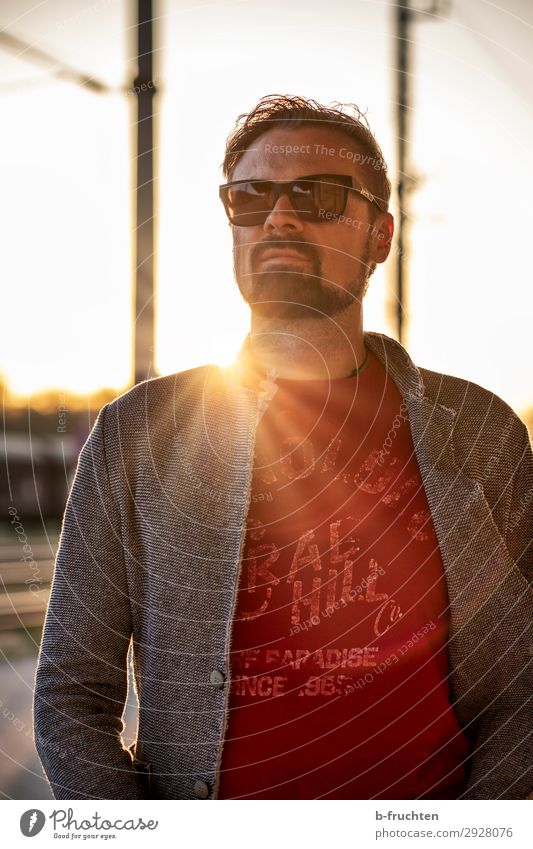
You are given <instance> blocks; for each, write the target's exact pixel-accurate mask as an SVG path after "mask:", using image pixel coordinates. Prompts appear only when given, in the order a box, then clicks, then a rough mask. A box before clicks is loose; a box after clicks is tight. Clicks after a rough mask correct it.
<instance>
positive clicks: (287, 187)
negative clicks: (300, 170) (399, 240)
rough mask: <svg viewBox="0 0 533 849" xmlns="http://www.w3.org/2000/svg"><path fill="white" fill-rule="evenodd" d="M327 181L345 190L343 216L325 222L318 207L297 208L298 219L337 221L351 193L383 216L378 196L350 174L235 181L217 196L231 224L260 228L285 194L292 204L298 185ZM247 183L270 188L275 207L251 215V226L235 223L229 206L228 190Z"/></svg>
mask: <svg viewBox="0 0 533 849" xmlns="http://www.w3.org/2000/svg"><path fill="white" fill-rule="evenodd" d="M328 177H329V178H333V179H334V180H335V181H336V182H335V183H333V182H332V183H331V185H335V186H341V187H343V188H344V189H345V190H346V191H345V193H344V199H343V204H342V210H341V211H340V212H335V213H332V215H333V216H334V217H333V219H331V218H325V217H324V216H321V215H319V211H320V210H321V209H322V207H320V208H319V207H317V208H316V209H315V210H314V211H311V210H298V209H296V208H294V211H295V212H296V214H297V215H298V216H299V217H301V213H303V214H304V215H305V217H306V220H308V221H309V220H311V221H313V222H323V221H331V220H335V218H338V217H339V216H340V215H342V214H343V213H344V210H345V209H346V203H347V200H348V191H352V192H357V194H359V195H361V197H363V198H364V199H365V200H367V201H368V202H369V203H373V204H375V205H376V206H377V208H378V210H379V211H380V212H383V211H384V210H383V207H382V203H381V201H379V200H378V198H376V196H375V195H373V194H372V192H370V191H369V190H368V189H367V188H366V187H365V186H363V185H362V184H361V183H360V182H359V181H358V180H356V179H355V177H351V176H350V175H348V174H310V175H309V176H305V177H298V178H297V179H295V180H280V181H277V180H261V179H248V180H233V181H232V182H230V183H223V184H222V185H221V186H219V189H218V193H219V197H220V200H221V201H222V203H223V205H224V209H225V211H226V215H227V217H228V220H229V222H230V224H233V225H234V226H235V227H254V226H259V225H261V224H264V223H265V221H266V219H267V218H268V216H269V215H270V213H271V212H272V210H273V209H274V207H275V205H276V203H277V202H278V198H279V197H281V195H283V194H285V195H287V197H288V198H289V201H291V203H292V200H291V190H292V187H294V186H295V185H296V184H297V183H304V182H316V183H326V184H327V183H328V182H329V181H328V179H327V178H328ZM244 183H262V184H267V185H268V187H269V189H270V192H271V194H270V197H271V199H272V205H271V207H270V209H268V210H265V211H264V213H263V212H255V213H250V215H251V216H252V215H253V216H254V220H253V221H251V222H250V223H247V224H243V223H242V222H241V223H237V222H236V221H235V220H233V217H232V215H231V210H230V204H229V190H230V189H232V188H234V187H235V186H239V185H243V184H244ZM325 211H326V212H331V210H325ZM309 215H312V217H311V218H309ZM258 216H259V217H260V218H261V217H262V220H258Z"/></svg>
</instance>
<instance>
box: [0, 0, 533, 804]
mask: <svg viewBox="0 0 533 849" xmlns="http://www.w3.org/2000/svg"><path fill="white" fill-rule="evenodd" d="M532 47H533V5H532V4H531V3H530V2H529V0H502V2H500V4H499V5H497V4H494V3H492V2H488V0H469V2H468V3H465V2H460V0H441V2H438V0H409V2H407V0H398V2H378V0H328V2H327V3H325V2H324V3H322V2H315V3H309V2H308V0H292V2H291V3H287V2H286V0H285V2H279V0H270V2H268V3H266V2H264V0H227V2H226V0H220V2H217V0H215V1H214V2H195V0H153V2H146V0H144V2H143V0H139V2H133V0H40V2H39V0H3V2H2V4H1V6H0V110H1V114H2V133H1V136H0V138H1V142H0V143H1V147H2V156H1V157H0V185H1V196H0V197H1V200H0V232H1V234H2V238H1V245H2V263H1V274H0V280H1V283H0V285H1V286H2V289H3V292H2V304H3V306H4V308H3V310H2V331H1V334H0V392H1V396H2V406H3V439H2V440H0V459H1V463H0V466H1V472H0V500H1V511H0V577H1V581H0V798H16V799H43V798H51V794H50V790H49V787H48V784H47V782H46V779H45V777H44V774H43V772H42V769H41V767H40V763H39V761H38V758H37V756H36V753H35V749H34V746H33V740H32V717H31V701H32V685H33V676H34V673H35V663H36V657H37V652H38V647H39V641H40V635H41V628H42V623H43V618H44V612H45V609H46V602H47V599H48V592H49V583H50V579H51V576H52V570H53V562H54V557H55V553H56V551H57V541H58V535H59V531H60V527H61V518H62V514H63V510H64V506H65V501H66V497H67V492H68V487H69V485H70V482H71V480H72V477H73V473H74V470H75V466H76V461H77V457H78V454H79V451H80V449H81V446H82V445H83V443H84V441H85V439H86V437H87V434H88V432H89V430H90V428H91V426H92V424H93V422H94V419H95V417H96V414H97V412H98V410H99V409H100V407H101V406H102V405H103V404H105V403H106V402H107V401H109V400H112V399H113V398H114V397H116V395H117V394H121V393H122V392H125V391H127V390H128V389H129V388H130V387H131V386H132V385H133V384H134V383H135V382H138V381H139V380H142V379H146V378H149V377H153V376H156V375H158V374H170V373H173V372H176V371H181V370H183V369H187V368H191V367H193V366H197V365H202V364H204V363H208V362H216V363H220V364H226V363H229V362H231V360H232V359H233V358H234V356H235V354H236V353H237V351H238V349H239V347H240V345H241V343H242V340H243V338H244V336H245V334H246V332H247V327H248V321H249V314H248V310H247V307H246V306H245V305H244V303H243V302H242V301H241V299H240V296H239V294H238V292H237V287H236V285H235V283H234V282H233V276H232V258H231V236H230V231H229V227H228V226H227V223H226V219H225V216H224V212H223V209H222V206H221V204H220V202H219V200H218V185H219V183H221V182H223V180H222V174H221V171H220V164H221V162H222V158H223V152H224V145H225V140H226V137H227V135H228V133H229V132H230V130H231V129H232V127H233V124H234V122H235V120H236V118H237V116H238V115H240V114H241V113H243V112H247V111H249V110H250V109H251V108H253V106H254V105H255V103H256V102H257V101H258V100H259V98H260V97H262V96H263V95H265V94H271V93H283V94H300V95H304V96H306V97H311V98H315V99H316V100H319V101H321V102H323V103H331V102H333V101H336V102H339V101H340V102H343V103H356V104H357V105H358V106H359V107H360V108H361V109H362V110H363V111H365V112H366V115H367V118H368V121H369V123H370V126H371V128H372V130H373V131H374V133H375V135H376V137H377V139H378V141H379V143H380V144H381V147H382V149H383V151H384V154H385V158H386V160H387V161H388V163H389V167H390V176H391V179H392V182H393V207H392V211H393V213H394V214H395V217H396V220H397V235H396V236H395V244H394V249H393V252H392V254H391V257H390V258H389V260H388V262H387V263H386V265H385V266H378V269H377V270H376V272H375V274H374V275H373V277H372V279H371V282H370V288H369V291H368V294H367V296H366V299H365V306H364V311H365V327H366V329H368V330H377V331H379V332H383V333H387V334H388V335H391V336H394V337H396V338H399V339H400V340H401V341H402V343H403V344H404V345H405V346H406V347H407V348H408V350H409V352H410V354H411V356H412V357H413V359H414V360H415V362H416V363H418V364H419V365H423V366H425V367H427V368H431V369H435V370H438V371H442V372H446V373H448V374H455V375H459V376H461V377H463V378H467V379H468V380H471V381H474V382H475V383H479V384H481V385H483V386H485V387H486V388H488V389H490V390H491V391H493V392H495V393H496V394H498V395H499V396H500V397H502V398H503V399H504V400H505V401H507V403H508V404H510V405H511V406H512V407H513V408H514V409H515V410H516V412H517V413H518V414H519V415H520V416H521V418H522V419H523V420H524V421H525V422H526V424H528V426H529V427H530V433H531V427H532V425H533V381H532V376H533V375H532V371H533V369H532V357H531V353H530V349H531V345H530V334H531V326H532V324H531V316H532V308H533V285H532V283H533V281H532V271H531V260H530V256H529V254H530V245H531V236H530V234H529V223H530V217H531V215H530V203H531V197H532V193H533V110H532V106H531V95H532V93H533V65H532V62H531V56H533V51H532ZM400 221H401V222H402V225H403V226H402V227H399V224H400ZM125 722H126V730H125V735H124V737H125V743H126V744H128V743H129V742H130V741H131V740H133V739H134V735H135V723H136V712H135V698H134V694H133V692H132V690H131V687H130V696H129V700H128V706H127V708H126V711H125Z"/></svg>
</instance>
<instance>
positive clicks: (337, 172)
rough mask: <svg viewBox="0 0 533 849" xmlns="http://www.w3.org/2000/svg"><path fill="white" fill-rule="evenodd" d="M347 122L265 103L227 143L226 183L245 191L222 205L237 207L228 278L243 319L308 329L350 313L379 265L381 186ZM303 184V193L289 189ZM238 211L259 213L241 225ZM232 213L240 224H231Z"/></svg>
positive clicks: (299, 104) (368, 152)
mask: <svg viewBox="0 0 533 849" xmlns="http://www.w3.org/2000/svg"><path fill="white" fill-rule="evenodd" d="M356 112H357V117H352V116H350V115H348V114H346V113H344V112H341V111H340V110H339V109H338V108H328V107H325V106H321V105H320V104H318V103H316V101H312V100H305V99H304V98H301V97H284V96H278V95H274V96H268V97H265V98H263V99H262V100H261V101H260V102H259V104H258V105H257V106H256V107H255V109H254V110H253V111H252V112H251V113H249V114H248V115H241V116H240V118H239V119H238V123H237V126H236V128H235V129H234V131H233V132H232V133H231V135H230V136H229V138H228V142H227V146H226V153H225V157H224V162H223V166H222V167H223V173H224V176H225V178H226V181H227V182H234V181H255V185H252V186H250V185H246V184H245V183H244V182H243V183H242V184H241V185H240V186H238V187H236V190H239V193H238V194H237V193H235V190H232V194H231V196H230V199H231V200H232V201H233V200H234V201H235V205H237V208H235V205H234V206H232V207H231V210H230V212H231V213H232V217H233V220H234V222H235V221H236V222H237V223H234V224H233V225H232V230H233V243H234V268H235V277H236V280H237V284H238V286H239V289H240V291H241V294H242V296H243V297H244V299H245V300H246V302H247V303H249V304H250V306H251V308H252V312H253V314H255V315H261V316H264V317H269V318H279V319H288V320H291V321H292V320H297V319H304V320H311V321H315V320H316V319H321V318H328V317H332V316H335V315H338V314H339V313H342V312H343V311H344V310H346V309H348V308H349V307H352V308H354V306H355V305H357V306H356V308H359V307H360V303H361V300H362V298H363V296H364V294H365V292H366V289H367V286H368V278H369V277H370V275H371V274H372V272H373V271H374V269H375V267H376V263H378V262H383V261H384V260H385V259H386V258H387V256H388V254H389V251H390V240H391V238H392V234H393V219H392V216H391V215H390V213H389V212H388V204H389V199H390V189H391V187H390V182H389V180H388V178H387V168H386V165H385V162H384V159H383V154H382V152H381V149H380V147H379V145H378V144H377V142H376V140H375V139H374V136H373V135H372V133H371V132H370V130H369V129H368V126H367V125H366V124H365V123H364V121H363V120H362V115H361V113H360V112H359V110H357V108H356ZM318 175H320V177H321V179H320V181H317V180H316V177H317V176H318ZM328 175H329V179H328ZM309 176H313V178H314V179H313V181H311V182H310V183H308V184H305V183H304V184H302V183H301V182H300V183H297V184H291V183H290V182H289V181H295V180H301V178H303V177H309ZM268 181H274V182H276V183H277V184H282V185H281V186H280V185H278V186H277V187H272V185H271V184H270V183H269V182H268ZM286 181H287V182H286ZM339 181H340V182H342V181H344V182H345V183H348V184H351V185H352V186H353V187H354V188H355V190H353V189H348V190H345V189H344V188H343V187H342V186H340V185H337V183H338V182H339ZM276 189H277V191H276ZM361 192H362V193H361ZM372 197H374V198H375V200H374V201H372V200H371V198H372ZM322 198H323V199H324V201H323V203H322V201H321V199H322ZM225 199H226V201H227V200H228V195H227V194H226V196H225ZM247 204H251V205H252V206H251V207H250V208H252V209H256V210H257V209H258V210H259V212H258V213H257V212H256V213H255V214H254V215H247V214H246V209H247ZM341 206H342V207H343V209H342V212H341V213H339V210H340V209H341ZM239 210H241V211H243V212H244V214H242V215H240V216H239V215H236V214H234V213H235V212H237V213H238V212H239ZM298 210H299V212H298ZM312 210H313V211H312ZM332 210H333V211H332ZM245 225H248V226H245ZM291 252H292V253H291Z"/></svg>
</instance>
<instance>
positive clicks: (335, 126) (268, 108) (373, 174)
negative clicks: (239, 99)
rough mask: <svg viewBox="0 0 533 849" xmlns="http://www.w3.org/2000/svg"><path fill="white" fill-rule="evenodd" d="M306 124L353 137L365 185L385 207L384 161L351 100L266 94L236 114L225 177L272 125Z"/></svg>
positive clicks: (387, 182)
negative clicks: (324, 100)
mask: <svg viewBox="0 0 533 849" xmlns="http://www.w3.org/2000/svg"><path fill="white" fill-rule="evenodd" d="M347 107H348V108H350V109H353V110H354V112H355V115H354V116H352V115H349V114H348V113H347V112H344V111H342V110H343V109H345V108H347ZM308 124H312V125H314V126H317V127H327V128H328V129H330V130H336V131H338V132H340V133H343V134H344V135H345V136H348V137H349V138H351V139H354V140H355V142H356V145H357V147H358V148H359V149H360V150H361V151H362V152H363V156H364V159H363V160H362V167H363V168H364V170H365V174H366V175H367V184H368V187H369V189H370V190H371V191H372V192H373V193H374V194H375V195H376V197H377V198H378V199H379V200H380V201H382V207H383V209H388V205H389V200H390V194H391V184H390V180H389V178H388V176H387V165H386V163H385V159H384V157H383V153H382V151H381V148H380V146H379V144H378V143H377V141H376V139H375V137H374V134H373V133H372V131H371V130H370V127H369V125H368V122H367V120H366V117H365V116H364V115H363V113H362V112H361V110H360V109H359V107H358V106H356V105H355V104H353V103H349V104H343V103H333V104H332V105H331V106H323V105H322V104H321V103H318V102H317V101H316V100H308V99H307V98H305V97H298V96H292V95H286V94H267V95H266V96H265V97H262V98H261V100H260V101H259V103H258V104H257V106H255V107H254V108H253V109H252V111H251V112H248V113H243V114H242V115H239V117H238V118H237V121H236V124H235V127H234V129H233V130H232V131H231V133H230V135H229V136H228V139H227V142H226V151H225V154H224V161H223V163H222V172H223V174H224V178H225V179H226V180H229V179H230V176H231V173H232V171H233V169H234V168H235V166H236V165H237V162H238V161H239V159H240V158H241V156H242V155H243V153H244V152H245V151H246V150H248V148H249V147H250V145H251V144H253V142H254V141H255V140H256V139H258V138H259V136H261V135H263V133H266V132H267V131H268V130H271V129H274V128H275V127H285V128H287V129H289V128H290V129H296V128H298V127H303V126H305V125H308Z"/></svg>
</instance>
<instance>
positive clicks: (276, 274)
mask: <svg viewBox="0 0 533 849" xmlns="http://www.w3.org/2000/svg"><path fill="white" fill-rule="evenodd" d="M265 241H266V244H267V245H268V244H269V242H270V243H274V244H276V245H277V246H282V245H283V246H290V245H291V242H296V248H297V250H298V251H301V253H302V254H304V255H305V256H306V257H307V258H308V259H309V260H310V262H311V271H309V272H302V271H293V270H290V269H283V268H276V269H274V270H272V271H262V272H260V273H252V274H249V275H246V278H245V280H243V279H241V275H240V274H239V273H238V271H237V268H236V266H235V264H234V274H235V279H236V281H237V285H238V287H239V291H240V293H241V295H242V297H243V299H244V301H245V302H246V303H247V304H248V306H249V307H250V308H251V310H252V312H253V313H254V314H255V315H260V316H262V317H264V318H277V319H289V320H295V319H307V320H313V319H314V320H316V319H320V318H331V317H333V316H335V315H338V314H339V313H341V312H344V310H346V309H347V308H348V307H349V306H350V305H351V304H353V302H354V301H356V300H362V299H363V297H364V295H365V294H366V290H367V288H368V280H369V277H370V275H371V274H372V272H373V271H374V269H375V267H376V266H375V264H373V265H372V266H370V267H369V265H368V259H369V256H370V238H368V239H367V241H366V242H365V246H364V250H363V253H362V256H361V257H360V260H359V269H358V273H357V276H356V278H355V279H354V280H351V281H350V282H349V283H348V284H346V286H341V285H338V284H335V283H334V282H330V281H328V280H325V279H324V277H323V275H322V268H321V263H320V258H319V257H318V255H317V252H316V251H315V249H314V246H313V245H311V244H310V243H302V242H301V241H299V240H298V241H297V240H289V239H287V238H285V239H283V240H280V239H275V240H274V239H272V240H265ZM265 241H263V242H260V243H258V244H257V245H255V247H254V248H253V249H252V256H251V264H253V261H254V259H255V257H256V255H257V254H258V252H259V251H261V250H263V251H264V250H265Z"/></svg>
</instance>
